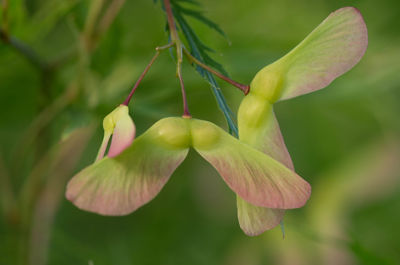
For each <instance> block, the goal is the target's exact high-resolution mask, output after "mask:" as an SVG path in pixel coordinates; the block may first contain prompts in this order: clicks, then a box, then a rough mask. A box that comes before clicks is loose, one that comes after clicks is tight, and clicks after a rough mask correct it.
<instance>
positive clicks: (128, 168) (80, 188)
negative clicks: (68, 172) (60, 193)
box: [66, 126, 188, 215]
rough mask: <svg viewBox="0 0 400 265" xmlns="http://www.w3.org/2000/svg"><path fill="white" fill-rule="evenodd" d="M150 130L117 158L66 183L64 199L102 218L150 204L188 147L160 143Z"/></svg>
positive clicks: (183, 156) (99, 164)
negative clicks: (100, 215)
mask: <svg viewBox="0 0 400 265" xmlns="http://www.w3.org/2000/svg"><path fill="white" fill-rule="evenodd" d="M153 127H154V126H153ZM153 127H152V128H153ZM152 128H150V129H149V130H148V131H147V132H146V133H144V134H143V135H142V136H140V137H138V138H137V139H136V140H135V141H134V142H133V144H132V145H131V146H130V147H128V148H127V149H125V150H124V151H123V152H122V153H121V154H120V155H118V156H115V157H113V158H109V157H106V158H104V159H102V160H100V161H98V162H96V163H94V164H92V165H90V166H89V167H87V168H85V169H83V170H82V171H81V172H79V173H78V174H77V175H75V176H74V177H73V178H72V179H71V180H70V182H69V183H68V186H67V192H66V197H67V199H68V200H70V201H71V202H72V203H73V204H75V205H76V206H77V207H79V208H80V209H83V210H87V211H90V212H95V213H99V214H102V215H125V214H129V213H131V212H133V211H135V210H136V209H137V208H139V207H141V206H142V205H144V204H146V203H147V202H149V201H150V200H152V199H153V198H154V197H155V196H156V195H157V194H158V193H159V192H160V190H161V189H162V187H163V186H164V185H165V183H166V182H167V181H168V179H169V177H170V176H171V174H172V173H173V172H174V170H175V169H176V168H177V167H178V166H179V164H180V163H181V162H182V161H183V160H184V158H185V157H186V155H187V153H188V148H187V147H186V148H177V147H173V146H168V145H167V144H165V143H161V142H160V141H159V139H157V134H156V133H154V129H152Z"/></svg>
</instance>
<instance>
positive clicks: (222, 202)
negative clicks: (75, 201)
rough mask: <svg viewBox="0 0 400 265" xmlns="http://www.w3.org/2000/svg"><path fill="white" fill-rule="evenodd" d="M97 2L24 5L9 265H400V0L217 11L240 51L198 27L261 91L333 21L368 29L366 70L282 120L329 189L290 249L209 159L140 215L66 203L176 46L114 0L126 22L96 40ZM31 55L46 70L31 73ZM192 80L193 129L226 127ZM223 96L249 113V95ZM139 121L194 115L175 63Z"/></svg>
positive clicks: (303, 168)
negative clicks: (247, 208) (251, 217)
mask: <svg viewBox="0 0 400 265" xmlns="http://www.w3.org/2000/svg"><path fill="white" fill-rule="evenodd" d="M93 1H94V0H93ZM96 1H98V3H101V2H103V1H102V0H96ZM3 2H4V3H5V2H6V1H4V0H3ZM90 4H92V11H93V9H94V8H93V2H91V1H85V0H27V1H24V0H11V1H9V7H8V15H7V16H8V19H7V21H8V32H9V35H10V36H13V37H14V39H12V42H13V43H14V42H15V43H16V44H15V43H14V44H15V45H17V46H18V45H20V46H18V47H19V49H20V50H21V49H23V50H25V55H22V54H21V52H19V51H18V50H17V49H15V48H13V47H12V45H10V44H8V43H7V41H6V40H3V41H2V42H0V121H1V125H0V126H1V131H0V152H1V153H0V155H1V156H0V174H1V175H0V177H1V183H0V185H1V186H0V196H1V200H2V201H1V206H2V211H1V214H2V215H1V219H0V264H1V265H13V264H21V265H22V264H32V265H44V264H51V265H64V264H65V265H70V264H89V265H103V264H104V265H106V264H110V265H136V264H146V265H147V264H149V265H150V264H165V265H176V264H193V265H197V264H199V265H203V264H204V265H205V264H207V265H211V264H219V265H225V264H226V265H242V264H246V265H264V264H279V265H281V264H282V265H284V264H287V265H297V264H299V265H303V264H304V265H310V264H371V265H372V264H377V265H384V264H400V247H399V246H400V228H399V227H398V225H399V223H400V189H399V181H398V180H399V177H400V171H399V169H400V119H399V113H400V104H399V101H400V74H399V73H400V63H399V62H400V34H399V33H400V30H399V28H398V18H399V17H400V4H399V2H398V1H395V0H381V1H374V0H359V1H328V0H325V1H321V0H298V1H288V0H285V1H282V0H267V1H266V0H253V1H244V0H235V1H227V0H221V1H212V0H204V1H201V4H202V7H203V8H204V10H205V11H206V15H207V17H209V18H210V19H212V20H213V21H215V22H216V23H217V24H218V25H220V26H221V28H222V29H223V30H224V31H225V33H226V34H227V36H228V38H229V42H227V41H226V40H225V39H224V38H223V37H221V36H219V35H218V34H217V33H215V32H213V31H212V30H211V29H209V28H207V27H206V26H204V25H202V24H200V23H199V22H197V21H194V20H190V23H191V24H192V25H193V27H194V29H195V30H196V32H197V34H198V35H199V36H200V38H201V39H202V40H203V41H204V42H205V43H206V44H208V45H209V46H210V47H212V48H213V49H215V50H216V51H217V52H216V53H215V54H214V58H215V59H216V60H217V61H219V62H221V63H222V64H223V66H224V67H225V68H226V69H227V70H228V72H229V73H230V76H231V77H232V78H233V79H235V80H237V81H240V82H243V83H249V82H250V81H251V79H252V77H253V76H254V75H255V73H256V72H257V71H258V70H259V69H260V68H261V67H263V66H265V65H267V64H269V63H271V62H273V61H274V60H276V59H278V58H279V57H281V56H282V55H284V54H285V53H286V52H288V51H289V50H290V49H291V48H292V47H294V46H295V45H296V44H297V43H298V42H300V41H301V40H302V39H303V38H304V37H305V36H306V35H307V34H308V33H309V32H310V31H311V30H312V29H313V28H314V27H316V26H317V25H318V24H319V23H320V22H321V21H322V20H323V19H324V18H325V17H327V16H328V14H329V13H330V12H332V11H334V10H336V9H338V8H340V7H343V6H355V7H357V8H358V9H360V11H361V13H362V14H363V16H364V18H365V21H366V24H367V27H368V30H369V47H368V50H367V52H366V54H365V56H364V58H363V59H362V60H361V62H360V63H359V64H358V65H357V66H356V67H354V69H352V70H351V71H350V72H348V73H347V74H345V75H344V76H342V77H340V78H338V79H337V80H335V81H334V82H333V83H332V84H331V85H330V86H329V87H327V88H326V89H323V90H321V91H318V92H316V93H312V94H310V95H306V96H302V97H299V98H296V99H293V100H288V101H285V102H282V103H279V104H277V106H276V113H277V117H278V119H279V121H280V125H281V129H282V133H283V135H284V138H285V140H286V144H287V146H288V149H289V151H290V153H291V155H292V158H293V161H294V164H295V167H296V170H297V172H298V173H299V174H300V175H301V176H303V177H304V178H305V179H306V180H308V181H309V182H310V183H311V184H312V186H313V194H312V196H311V199H310V201H309V203H308V204H307V205H306V206H305V207H304V208H302V209H297V210H292V211H288V212H287V214H286V217H285V231H286V237H285V239H284V240H283V239H282V235H281V231H280V228H279V227H278V228H275V229H274V230H272V231H267V232H266V233H264V234H263V235H261V236H258V237H254V238H252V237H247V236H245V235H244V234H243V233H242V231H241V230H240V228H239V225H238V221H237V217H236V202H235V196H234V194H233V193H232V192H231V191H230V190H229V188H228V187H227V186H226V185H225V183H224V182H223V181H222V180H221V178H220V177H219V176H218V174H217V173H216V172H215V171H214V169H213V168H212V167H211V166H210V165H209V164H208V163H206V162H205V161H204V160H203V159H201V158H200V157H199V156H198V155H197V154H196V153H195V152H190V154H189V157H188V159H186V160H185V162H184V163H183V164H182V165H181V166H180V167H179V168H178V170H177V171H176V172H175V173H174V174H173V176H172V178H171V179H170V181H169V183H168V185H166V186H165V188H164V189H163V190H162V192H161V193H160V194H159V195H158V196H157V197H156V198H155V199H154V200H153V201H152V202H151V203H149V204H148V205H145V206H144V207H142V208H140V209H139V210H137V211H136V212H134V213H133V214H130V215H128V216H124V217H103V216H99V215H96V214H92V213H88V212H84V211H81V210H79V209H77V208H76V207H75V206H73V205H72V204H71V203H70V202H68V201H67V200H66V199H65V198H64V189H65V183H66V182H67V181H68V179H69V178H71V177H72V175H73V174H74V173H75V172H77V171H78V170H79V169H81V168H83V167H84V166H86V165H88V164H89V163H91V162H92V161H93V160H94V158H95V155H96V152H97V148H98V146H99V144H100V141H101V137H102V128H101V119H102V118H103V117H104V116H105V115H106V114H107V113H109V112H110V111H111V110H112V109H114V107H115V106H117V105H118V104H120V103H121V102H122V101H123V100H124V98H125V97H126V95H127V93H128V92H129V90H130V87H131V86H132V85H133V83H134V82H135V81H136V79H137V78H138V76H139V75H140V73H141V71H143V69H144V67H145V65H146V64H147V63H148V61H149V60H150V58H151V56H152V55H153V54H154V48H155V47H156V46H159V45H163V44H165V43H167V34H166V32H165V16H164V14H163V12H162V10H161V8H160V3H157V4H154V3H153V1H150V0H136V1H126V2H125V3H124V1H120V0H107V1H106V0H104V4H105V7H109V9H107V8H105V9H103V10H102V11H101V12H102V14H104V13H107V11H108V10H110V11H109V13H108V15H109V16H110V17H111V18H112V16H113V13H112V12H113V10H114V11H118V7H119V5H120V4H123V5H122V8H121V9H120V12H119V13H118V14H117V12H115V14H117V16H116V18H115V20H114V21H107V19H106V20H105V21H103V22H104V23H103V24H101V23H100V24H101V26H100V30H98V31H97V32H94V33H93V31H91V27H90V25H88V22H87V21H88V19H87V18H88V12H89V11H88V10H89V7H90ZM3 10H4V8H3V9H2V12H1V18H2V20H3V21H4V12H3ZM92 15H93V13H92ZM89 16H90V14H89ZM111 22H112V23H111ZM3 23H4V22H3ZM107 23H108V24H107ZM89 24H90V23H89ZM108 25H110V26H109V27H108ZM4 27H6V28H7V25H5V24H2V28H3V29H4ZM22 43H23V44H22ZM21 45H22V46H21ZM85 45H86V46H85ZM30 49H32V50H34V51H35V53H36V54H37V56H38V58H36V57H33V58H30V59H29V58H28V59H27V57H26V53H28V54H30ZM183 73H184V80H185V83H186V87H187V93H188V99H189V104H190V105H189V106H190V109H191V112H192V115H193V116H194V117H197V118H202V119H206V120H210V121H213V122H215V123H217V124H219V125H220V126H221V127H224V128H226V123H225V121H224V117H223V115H222V114H221V112H220V111H219V110H218V108H217V105H216V102H215V99H214V97H213V95H212V93H211V90H210V88H209V86H208V84H207V83H206V82H205V81H204V80H203V79H202V78H201V77H200V76H199V75H197V73H196V72H195V71H194V69H193V68H192V67H191V66H190V65H189V64H188V63H187V62H186V63H185V64H184V72H183ZM220 85H221V87H222V89H223V91H224V93H225V95H226V97H227V99H228V102H229V103H230V105H231V107H232V109H233V111H234V112H236V110H237V108H238V105H239V103H240V101H241V99H242V97H243V95H242V93H240V91H238V90H237V89H236V88H234V87H232V86H230V85H228V84H226V83H223V82H220ZM130 109H131V114H132V116H133V118H134V120H135V123H136V126H137V130H138V132H139V133H141V132H143V131H144V130H146V129H147V128H148V127H149V126H150V125H151V124H152V123H154V122H155V121H157V120H158V119H160V118H162V117H167V116H171V115H172V116H174V115H175V116H179V115H181V112H182V110H181V109H182V107H181V96H180V88H179V84H178V81H177V79H176V78H175V66H174V62H173V60H172V59H171V57H170V56H169V55H168V52H165V53H163V54H162V55H161V56H160V58H159V59H158V61H157V62H156V63H155V65H154V66H153V67H152V69H151V70H150V72H149V74H148V75H147V76H146V78H145V79H144V81H143V82H142V84H141V85H140V87H139V89H138V91H137V92H136V94H135V95H134V100H133V102H132V103H131V105H130ZM90 124H91V125H92V128H94V129H92V130H91V129H90V128H89V129H84V130H78V131H76V129H77V128H80V127H85V126H88V125H90ZM71 132H72V134H71ZM68 135H69V138H68V137H67V136H68ZM60 139H66V140H64V141H62V142H60ZM86 145H87V148H85V146H86ZM7 182H8V183H7ZM10 182H11V183H10ZM27 261H28V262H27Z"/></svg>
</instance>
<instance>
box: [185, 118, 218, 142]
mask: <svg viewBox="0 0 400 265" xmlns="http://www.w3.org/2000/svg"><path fill="white" fill-rule="evenodd" d="M190 131H191V134H192V146H193V147H194V148H196V149H201V150H207V149H210V148H213V147H214V146H215V144H216V143H217V142H218V140H219V138H220V131H219V129H218V127H217V126H215V125H214V124H213V123H211V122H208V121H202V120H196V119H191V130H190Z"/></svg>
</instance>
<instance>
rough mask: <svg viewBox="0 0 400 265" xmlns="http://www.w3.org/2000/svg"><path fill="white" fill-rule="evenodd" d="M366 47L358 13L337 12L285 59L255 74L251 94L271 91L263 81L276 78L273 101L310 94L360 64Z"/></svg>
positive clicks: (363, 26) (364, 28)
mask: <svg viewBox="0 0 400 265" xmlns="http://www.w3.org/2000/svg"><path fill="white" fill-rule="evenodd" d="M367 46H368V33H367V27H366V25H365V22H364V19H363V17H362V16H361V14H360V12H359V11H358V10H357V9H356V8H353V7H344V8H341V9H339V10H337V11H335V12H333V13H331V14H330V15H329V16H328V17H327V18H326V19H325V20H324V21H323V22H322V23H321V24H320V25H319V26H318V27H317V28H315V29H314V30H313V31H312V32H311V33H310V34H309V35H308V36H307V37H306V38H305V39H304V40H303V41H302V42H301V43H300V44H299V45H297V46H296V47H295V48H294V49H293V50H292V51H290V52H289V53H288V54H287V55H285V56H284V57H282V58H281V59H280V60H278V61H276V62H275V63H273V64H271V65H269V66H267V67H265V68H264V69H262V70H261V71H260V72H258V73H257V75H256V76H255V78H254V80H253V82H252V85H255V86H256V88H255V90H263V89H264V90H271V89H272V88H271V87H268V84H269V83H268V82H269V81H268V80H267V79H266V78H264V77H268V76H277V75H279V76H281V77H280V78H281V81H280V82H279V86H278V87H277V88H276V89H278V91H277V94H276V95H275V97H274V100H285V99H289V98H293V97H296V96H299V95H302V94H306V93H310V92H312V91H315V90H318V89H321V88H324V87H326V86H327V85H329V84H330V83H331V82H332V81H333V80H334V79H335V78H336V77H338V76H340V75H342V74H343V73H345V72H347V71H348V70H350V69H351V68H352V67H353V66H354V65H356V64H357V63H358V62H359V61H360V59H361V57H362V56H363V55H364V53H365V51H366V49H367ZM263 84H265V88H263V86H264V85H263ZM261 93H263V92H261ZM274 93H275V92H274Z"/></svg>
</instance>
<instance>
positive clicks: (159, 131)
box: [152, 117, 190, 149]
mask: <svg viewBox="0 0 400 265" xmlns="http://www.w3.org/2000/svg"><path fill="white" fill-rule="evenodd" d="M188 122H189V121H188V120H187V119H182V118H177V117H173V118H165V119H162V120H159V121H158V122H157V123H155V124H154V125H153V127H152V133H153V134H154V137H155V139H156V140H157V141H159V142H160V143H161V144H163V145H164V146H165V147H169V148H177V149H179V148H188V147H189V146H190V129H189V123H188Z"/></svg>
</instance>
